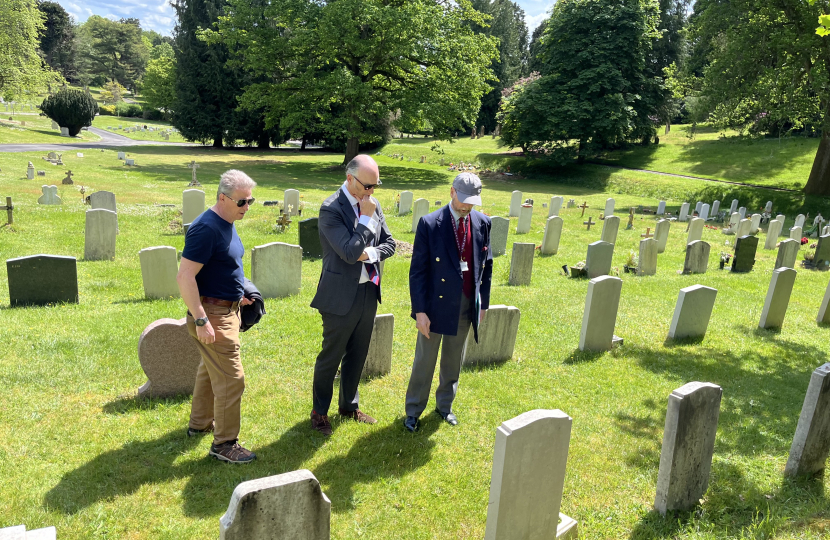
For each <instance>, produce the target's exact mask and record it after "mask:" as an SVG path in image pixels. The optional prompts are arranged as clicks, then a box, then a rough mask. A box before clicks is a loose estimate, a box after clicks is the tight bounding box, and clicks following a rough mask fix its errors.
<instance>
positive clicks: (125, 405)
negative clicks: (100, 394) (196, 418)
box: [101, 394, 193, 415]
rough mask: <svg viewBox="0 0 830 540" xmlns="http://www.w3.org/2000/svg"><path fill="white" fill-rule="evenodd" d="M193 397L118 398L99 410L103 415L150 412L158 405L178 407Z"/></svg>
mask: <svg viewBox="0 0 830 540" xmlns="http://www.w3.org/2000/svg"><path fill="white" fill-rule="evenodd" d="M192 397H193V396H191V395H187V394H181V395H178V396H173V397H165V398H143V397H139V396H138V395H136V394H133V395H129V396H119V397H117V398H115V399H114V400H112V401H110V402H109V403H106V404H104V406H103V407H101V410H102V411H103V412H104V414H113V415H115V414H126V413H130V412H134V411H151V410H154V409H156V408H158V407H159V406H160V405H178V404H181V403H184V402H189V401H190V399H191V398H192Z"/></svg>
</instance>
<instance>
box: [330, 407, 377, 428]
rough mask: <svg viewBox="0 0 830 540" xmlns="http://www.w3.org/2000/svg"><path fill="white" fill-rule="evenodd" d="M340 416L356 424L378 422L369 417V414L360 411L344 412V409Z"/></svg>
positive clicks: (341, 410)
mask: <svg viewBox="0 0 830 540" xmlns="http://www.w3.org/2000/svg"><path fill="white" fill-rule="evenodd" d="M339 412H340V416H342V417H344V418H351V419H352V420H354V421H356V422H360V423H361V424H376V423H377V420H375V419H374V418H372V417H371V416H369V415H368V414H366V413H364V412H363V411H361V410H360V409H357V410H354V411H344V410H343V409H340V410H339Z"/></svg>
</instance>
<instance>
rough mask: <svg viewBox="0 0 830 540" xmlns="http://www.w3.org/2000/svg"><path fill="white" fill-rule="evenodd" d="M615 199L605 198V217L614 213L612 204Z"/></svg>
mask: <svg viewBox="0 0 830 540" xmlns="http://www.w3.org/2000/svg"><path fill="white" fill-rule="evenodd" d="M615 203H616V201H615V200H614V199H612V198H608V199H605V217H606V218H607V217H609V216H613V215H614V204H615ZM612 243H613V242H612Z"/></svg>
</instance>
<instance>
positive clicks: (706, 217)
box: [699, 204, 709, 221]
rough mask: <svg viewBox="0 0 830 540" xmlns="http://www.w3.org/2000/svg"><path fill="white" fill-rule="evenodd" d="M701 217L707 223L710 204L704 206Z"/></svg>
mask: <svg viewBox="0 0 830 540" xmlns="http://www.w3.org/2000/svg"><path fill="white" fill-rule="evenodd" d="M699 217H700V219H702V220H703V221H706V220H707V219H709V205H708V204H704V205H702V206H701V207H700V216H699Z"/></svg>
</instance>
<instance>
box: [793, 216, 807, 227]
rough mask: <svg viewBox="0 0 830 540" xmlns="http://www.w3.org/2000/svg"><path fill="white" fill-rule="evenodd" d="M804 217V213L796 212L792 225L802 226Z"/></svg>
mask: <svg viewBox="0 0 830 540" xmlns="http://www.w3.org/2000/svg"><path fill="white" fill-rule="evenodd" d="M805 219H807V218H806V217H805V216H804V214H798V215H797V216H796V217H795V225H794V226H795V227H801V228H804V220H805Z"/></svg>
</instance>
